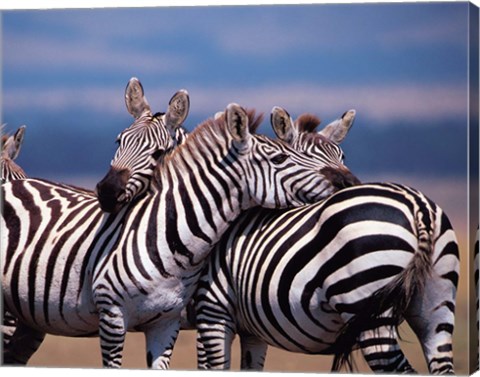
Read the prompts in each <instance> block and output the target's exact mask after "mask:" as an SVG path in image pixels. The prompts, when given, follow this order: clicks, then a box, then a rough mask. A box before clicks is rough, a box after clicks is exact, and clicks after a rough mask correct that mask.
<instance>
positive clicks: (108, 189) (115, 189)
mask: <svg viewBox="0 0 480 377" xmlns="http://www.w3.org/2000/svg"><path fill="white" fill-rule="evenodd" d="M129 177H130V171H129V170H128V169H121V170H119V169H115V168H111V169H110V170H109V172H108V173H107V175H106V176H105V177H104V178H103V179H102V180H101V181H100V182H99V183H98V184H97V187H96V193H97V197H98V201H99V203H100V207H101V208H102V210H103V211H105V212H109V213H116V212H118V211H119V210H120V209H121V208H122V206H123V205H124V204H125V202H126V199H127V194H126V191H125V189H126V186H127V183H128V179H129Z"/></svg>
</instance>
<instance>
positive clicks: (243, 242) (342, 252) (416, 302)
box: [194, 117, 459, 374]
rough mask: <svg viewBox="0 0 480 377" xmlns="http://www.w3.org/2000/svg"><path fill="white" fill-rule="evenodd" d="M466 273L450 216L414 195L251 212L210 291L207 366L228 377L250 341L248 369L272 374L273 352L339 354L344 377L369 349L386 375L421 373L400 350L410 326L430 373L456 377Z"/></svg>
mask: <svg viewBox="0 0 480 377" xmlns="http://www.w3.org/2000/svg"><path fill="white" fill-rule="evenodd" d="M272 120H273V121H276V120H275V117H272ZM281 123H282V124H283V126H285V125H290V126H291V127H294V126H295V125H294V124H293V123H292V122H291V119H288V118H287V119H284V121H283V122H281ZM294 131H295V130H294ZM277 134H278V135H279V137H283V136H284V135H287V136H288V135H289V134H290V135H291V133H286V132H280V133H277ZM310 137H311V138H312V139H314V138H317V137H318V136H317V135H313V134H312V135H310ZM304 141H305V140H304ZM290 142H295V141H294V140H293V139H290ZM458 274H459V252H458V245H457V241H456V236H455V233H454V230H453V228H452V226H451V224H450V221H449V219H448V217H447V216H446V214H445V213H444V212H443V211H442V209H441V208H440V207H439V206H437V205H436V204H435V203H433V202H432V201H431V200H430V199H428V198H427V197H426V196H425V195H423V194H422V193H420V192H419V191H417V190H415V189H413V188H410V187H407V186H403V185H399V184H393V183H378V184H362V185H355V186H353V187H350V188H345V189H343V190H341V191H339V192H337V193H335V194H333V195H332V196H331V197H329V198H327V199H326V200H324V201H322V202H319V203H315V204H311V205H308V206H303V207H301V208H295V209H288V210H271V209H259V210H251V211H248V212H246V213H245V214H243V215H242V216H241V217H240V218H238V219H237V221H236V222H235V223H233V224H232V226H231V228H230V230H229V231H228V232H227V233H226V234H225V235H224V236H223V237H222V239H221V240H220V242H219V243H218V244H217V245H216V246H215V248H214V250H213V251H212V253H211V257H210V259H209V263H208V264H207V265H206V267H205V269H204V271H203V272H202V275H201V277H200V280H199V284H198V288H197V291H196V293H195V297H194V301H195V312H196V328H197V352H198V366H199V368H200V369H209V368H212V369H228V368H229V367H230V352H231V350H230V348H231V343H232V340H233V338H234V336H235V334H239V335H240V344H241V352H242V358H241V360H242V362H241V368H242V369H257V370H261V369H262V368H263V365H264V360H265V356H266V351H267V345H271V346H274V347H278V348H282V349H284V350H288V351H292V352H299V353H308V354H333V355H335V358H334V363H333V365H332V370H334V371H337V370H339V369H340V367H341V366H342V365H344V364H346V365H347V366H349V367H350V369H352V368H353V366H352V364H351V361H350V359H349V358H348V356H349V354H350V351H351V350H352V349H353V348H356V347H358V348H360V349H361V351H362V353H363V356H364V358H365V359H366V361H367V363H368V365H369V366H370V368H371V369H372V370H373V371H375V372H389V371H396V372H405V373H408V372H414V369H413V368H412V367H411V365H410V364H409V362H408V360H407V359H406V357H405V356H404V354H403V352H402V351H401V349H400V347H399V345H398V342H397V330H396V327H397V326H398V325H399V323H400V322H401V321H402V320H403V319H406V320H407V322H408V323H409V324H410V326H411V327H412V329H413V330H414V332H415V333H416V335H417V336H418V337H419V340H420V342H421V345H422V348H423V352H424V355H425V358H426V360H427V363H428V368H429V371H430V372H431V373H433V374H443V373H453V371H454V369H453V354H452V333H453V329H454V311H455V298H456V288H457V284H458V276H459V275H458Z"/></svg>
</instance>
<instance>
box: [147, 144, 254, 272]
mask: <svg viewBox="0 0 480 377" xmlns="http://www.w3.org/2000/svg"><path fill="white" fill-rule="evenodd" d="M184 152H185V151H184ZM200 152H201V153H200ZM200 152H198V151H197V153H194V154H189V153H186V152H185V153H182V154H177V156H175V159H174V160H170V161H168V162H167V163H166V164H164V165H163V166H162V169H161V173H160V174H159V177H158V179H157V181H156V185H155V188H156V190H157V191H156V193H155V194H154V195H155V197H156V200H155V205H154V208H153V212H155V213H156V214H157V223H159V224H163V226H164V228H165V233H164V234H165V238H166V239H165V241H166V242H167V244H168V245H169V246H170V247H171V248H173V249H174V250H172V252H174V253H180V254H182V255H185V256H187V258H188V259H189V262H190V263H191V264H193V265H195V264H197V263H199V262H201V261H202V260H203V259H204V258H205V257H206V256H208V253H209V252H210V250H211V248H212V246H213V245H214V244H215V243H216V242H217V241H218V240H219V239H220V237H221V236H222V234H223V233H224V232H225V231H226V229H227V228H228V226H229V224H230V223H231V222H232V221H233V220H235V219H236V218H237V217H238V216H239V215H240V213H241V212H242V210H243V209H244V208H248V207H249V206H250V195H249V192H248V188H247V183H246V179H245V177H244V168H243V167H242V162H241V158H240V160H239V156H238V152H237V151H236V150H235V148H234V147H233V146H230V147H229V148H227V149H225V148H223V149H222V148H221V147H220V146H217V145H213V146H211V147H210V148H206V149H205V148H204V149H203V150H201V151H200ZM173 162H174V163H173Z"/></svg>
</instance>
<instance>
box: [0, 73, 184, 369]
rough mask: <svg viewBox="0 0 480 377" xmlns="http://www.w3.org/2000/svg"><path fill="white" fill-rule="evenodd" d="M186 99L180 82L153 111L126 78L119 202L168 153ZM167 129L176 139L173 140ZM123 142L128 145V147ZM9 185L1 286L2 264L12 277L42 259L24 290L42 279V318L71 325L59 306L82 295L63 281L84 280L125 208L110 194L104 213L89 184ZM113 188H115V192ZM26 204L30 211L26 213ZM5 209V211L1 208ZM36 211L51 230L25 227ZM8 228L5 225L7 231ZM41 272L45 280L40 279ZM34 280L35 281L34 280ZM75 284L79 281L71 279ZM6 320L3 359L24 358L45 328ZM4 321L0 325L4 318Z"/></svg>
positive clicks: (58, 327) (60, 330) (56, 325)
mask: <svg viewBox="0 0 480 377" xmlns="http://www.w3.org/2000/svg"><path fill="white" fill-rule="evenodd" d="M189 103H190V101H189V97H188V92H187V91H185V90H181V91H179V92H177V93H176V94H175V95H174V96H173V97H172V99H171V100H170V102H169V107H168V110H167V112H166V113H165V114H162V113H156V114H153V113H152V112H151V110H150V106H149V105H148V102H147V100H146V97H145V94H144V91H143V87H142V85H141V83H140V81H139V80H138V79H137V78H132V79H130V81H129V83H128V84H127V87H126V90H125V104H126V107H127V110H128V111H129V112H130V114H131V115H132V116H133V118H134V122H133V124H132V125H131V126H130V127H128V128H127V129H125V130H124V131H123V132H122V133H121V134H120V135H119V136H118V138H117V141H118V144H119V149H120V148H122V149H121V152H119V151H118V150H117V153H116V157H118V158H119V159H121V160H122V163H123V166H124V168H125V170H126V172H124V177H127V180H126V181H125V180H124V183H125V187H126V190H129V191H128V192H129V194H128V198H127V195H125V197H123V198H122V203H124V206H125V208H126V206H127V205H128V202H127V200H129V199H130V201H132V200H135V199H136V198H137V197H139V196H141V195H143V194H144V192H143V191H144V190H146V187H145V185H142V184H141V182H142V176H145V174H148V173H150V174H153V166H152V165H155V164H156V163H157V160H158V159H159V158H160V157H161V154H162V153H167V152H168V151H170V150H171V149H172V148H173V147H174V146H175V144H176V143H178V142H179V141H180V142H182V140H184V138H185V136H184V135H185V133H186V131H184V130H183V127H182V123H183V122H184V120H185V119H186V117H187V114H188V109H189ZM172 135H173V136H175V137H176V138H177V139H175V140H172ZM129 143H130V145H131V149H132V150H133V151H134V152H135V153H130V151H129V148H128V144H129ZM155 143H156V144H155ZM139 145H142V146H143V149H140V148H139ZM127 157H128V160H127ZM114 161H115V162H117V161H116V160H115V159H114V160H113V161H112V163H113V162H114ZM127 169H128V170H127ZM14 186H16V187H17V188H16V189H14V188H13V187H12V185H9V184H7V186H6V187H5V188H3V189H2V195H3V198H5V205H4V213H3V214H2V215H3V218H2V243H1V245H2V286H3V287H5V286H7V284H9V283H7V275H6V273H7V271H8V268H9V266H15V267H14V268H15V270H14V274H16V276H14V278H18V276H19V274H20V273H22V269H23V271H27V272H31V271H32V268H34V266H33V264H32V265H30V267H28V266H29V262H30V261H32V263H38V261H39V259H41V260H42V261H43V263H44V265H43V267H42V268H43V269H42V270H41V271H40V270H38V274H37V276H33V275H31V277H30V279H31V280H30V282H29V284H30V285H29V289H30V291H29V292H31V293H30V294H31V295H32V294H34V293H35V289H41V288H40V287H41V286H42V285H43V291H42V292H41V293H38V292H37V293H38V295H39V296H43V297H42V299H43V300H44V307H43V308H42V310H41V311H43V312H44V313H45V317H46V318H48V319H46V322H48V323H49V324H50V325H51V326H52V327H53V330H52V333H54V334H60V335H61V334H66V333H68V332H69V331H70V332H72V331H73V330H72V329H70V322H69V318H67V317H65V315H64V313H63V310H64V307H67V306H68V305H72V301H73V302H75V303H76V301H75V300H80V301H81V300H82V297H81V296H78V297H75V298H73V299H72V301H68V300H67V301H65V298H64V297H63V296H65V292H67V288H69V287H70V291H69V292H72V290H75V289H78V290H79V291H80V289H81V287H82V286H83V284H87V283H85V281H86V280H88V279H89V278H90V276H91V272H92V271H91V267H89V266H90V265H91V264H93V263H95V262H96V260H97V259H99V258H101V257H102V255H103V254H102V253H104V252H108V247H111V246H112V245H113V243H114V241H115V237H116V235H117V234H118V232H119V229H120V227H121V226H122V224H123V222H124V218H125V213H126V209H124V210H123V211H121V212H119V211H118V206H119V203H116V202H115V201H111V202H113V204H110V205H111V206H112V208H113V209H115V211H116V213H112V214H106V213H104V212H103V211H102V209H101V208H100V206H99V203H98V200H97V197H96V195H95V193H94V192H93V191H90V190H84V189H80V188H76V187H73V186H69V185H64V184H54V183H50V182H47V181H42V180H27V181H25V182H21V183H20V182H17V183H16V184H14ZM34 187H35V188H37V187H41V188H42V189H43V191H42V193H43V194H42V195H44V196H42V198H37V197H36V196H35V195H39V194H38V192H39V191H37V189H34ZM39 190H40V189H39ZM20 194H22V195H23V194H25V195H27V198H28V195H30V194H31V195H33V196H30V200H31V201H32V203H31V205H30V206H27V210H25V209H24V210H23V212H21V211H22V210H21V208H22V203H21V201H19V199H18V197H17V195H20ZM119 195H121V193H120V192H119ZM37 201H38V202H39V203H45V202H48V203H50V204H49V205H51V210H49V209H48V208H47V207H45V209H44V211H45V212H44V213H43V214H42V213H41V212H39V211H40V209H39V207H38V206H37V204H36V202H37ZM114 207H115V208H114ZM23 208H25V207H23ZM28 210H31V211H33V212H32V213H29V212H28ZM8 213H10V215H11V217H9V216H8ZM35 216H37V217H36V218H35ZM39 216H40V217H39ZM41 216H44V218H45V219H49V221H50V227H51V228H52V229H54V230H51V231H50V233H49V234H51V235H52V236H51V238H47V237H45V236H46V235H47V233H48V232H47V231H45V232H43V229H38V230H35V229H29V228H28V227H29V226H31V225H32V224H31V223H29V221H30V219H31V218H32V219H33V218H35V221H37V220H41ZM20 223H22V224H23V225H24V226H25V228H23V229H20V228H19V229H18V230H17V231H18V232H21V233H17V234H16V235H15V234H14V233H15V232H12V231H11V230H9V231H8V232H7V229H10V228H11V227H12V226H16V225H19V224H20ZM22 231H23V233H22ZM29 232H30V233H29ZM35 232H38V233H35ZM42 232H43V233H42ZM7 233H9V234H8V237H7ZM27 233H28V234H30V236H31V237H34V235H36V238H35V241H34V242H33V243H32V242H31V240H30V241H28V242H29V243H28V246H26V247H25V248H24V250H23V249H22V247H21V245H18V244H17V241H18V242H25V239H24V238H23V236H24V235H25V234H27ZM42 234H43V235H44V236H42ZM11 251H12V252H11ZM14 252H15V253H17V254H14ZM16 256H18V258H19V259H17V261H16V262H14V261H13V259H14V258H16ZM29 258H30V260H28V259H29ZM47 264H48V265H47ZM70 268H72V269H78V271H77V272H79V273H80V275H81V279H80V280H77V281H75V282H72V281H71V275H70V270H69V269H70ZM88 268H90V270H89V269H88ZM40 277H42V278H45V279H47V280H44V281H40ZM53 278H56V279H57V280H56V281H57V283H58V285H57V286H54V285H52V282H51V281H52V279H53ZM17 282H18V281H17ZM37 282H38V284H39V287H35V283H37ZM15 284H16V283H15ZM72 284H73V285H72ZM75 284H78V285H77V286H75ZM17 288H18V287H17ZM3 289H5V288H3ZM15 289H16V288H15ZM52 297H54V298H52ZM70 298H71V297H70ZM16 299H18V297H16V298H15V300H16ZM30 300H31V301H30V303H29V310H32V311H34V310H37V311H38V310H39V309H38V307H37V309H35V302H34V301H35V300H34V297H33V296H30ZM32 318H33V317H32ZM20 319H22V318H20ZM80 321H81V319H80ZM10 322H11V321H9V322H8V323H7V325H8V326H5V327H4V328H3V329H2V331H3V336H4V341H5V339H7V338H8V339H7V343H8V344H6V343H5V342H4V352H3V361H4V363H6V364H26V363H27V362H28V360H29V359H30V357H31V356H32V355H33V354H34V352H35V351H36V350H37V349H38V347H39V346H40V345H41V343H42V341H43V339H44V337H45V332H44V331H42V330H41V329H38V327H35V326H29V324H28V323H27V322H25V321H24V320H23V322H22V321H21V322H20V326H19V327H18V328H16V327H15V325H14V322H12V323H10ZM4 325H6V324H5V322H4ZM14 331H15V333H14V334H13V336H12V337H11V338H10V336H9V334H12V333H13V332H14ZM73 332H74V331H73Z"/></svg>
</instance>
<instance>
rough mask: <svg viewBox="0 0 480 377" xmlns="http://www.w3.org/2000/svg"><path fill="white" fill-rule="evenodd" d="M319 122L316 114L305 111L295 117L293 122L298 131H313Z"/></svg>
mask: <svg viewBox="0 0 480 377" xmlns="http://www.w3.org/2000/svg"><path fill="white" fill-rule="evenodd" d="M321 122H322V121H321V120H320V118H318V117H317V116H316V115H313V114H309V113H305V114H302V115H300V116H299V117H298V118H297V120H296V121H295V124H296V126H297V129H298V132H315V129H316V128H317V127H318V125H319V124H320V123H321Z"/></svg>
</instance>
